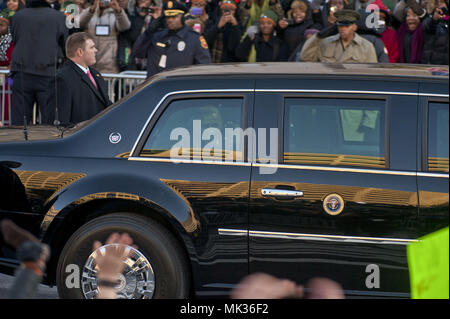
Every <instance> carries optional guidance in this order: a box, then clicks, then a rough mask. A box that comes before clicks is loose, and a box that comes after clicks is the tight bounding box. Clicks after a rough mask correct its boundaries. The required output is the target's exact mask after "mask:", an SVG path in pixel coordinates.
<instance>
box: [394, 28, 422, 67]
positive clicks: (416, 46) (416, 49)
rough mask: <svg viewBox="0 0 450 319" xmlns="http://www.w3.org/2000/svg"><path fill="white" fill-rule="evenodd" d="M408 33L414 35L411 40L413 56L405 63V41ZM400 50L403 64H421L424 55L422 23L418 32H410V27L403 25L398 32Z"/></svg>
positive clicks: (417, 29)
mask: <svg viewBox="0 0 450 319" xmlns="http://www.w3.org/2000/svg"><path fill="white" fill-rule="evenodd" d="M407 33H412V39H411V55H410V59H409V61H405V57H404V55H405V52H404V50H405V49H404V41H405V36H406V34H407ZM397 37H398V50H399V55H400V61H399V62H401V63H420V61H421V59H422V53H423V41H424V40H423V31H422V23H419V25H418V26H417V28H416V30H414V31H410V30H409V28H408V25H407V24H406V23H403V24H402V25H401V26H400V28H399V29H398V31H397Z"/></svg>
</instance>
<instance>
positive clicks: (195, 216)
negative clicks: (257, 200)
mask: <svg viewBox="0 0 450 319" xmlns="http://www.w3.org/2000/svg"><path fill="white" fill-rule="evenodd" d="M229 91H231V90H217V91H214V90H209V91H206V92H198V91H194V92H193V93H189V92H186V91H184V92H181V93H177V94H175V93H172V94H171V95H170V96H169V97H167V98H166V99H165V100H164V101H162V104H161V105H160V107H159V108H158V109H157V111H156V112H155V113H154V115H153V116H152V118H151V120H150V122H149V123H148V126H147V128H146V129H145V132H144V133H143V137H142V138H141V140H140V143H139V144H138V145H137V147H136V151H135V152H134V153H133V156H132V157H131V158H130V160H131V161H133V167H134V168H135V169H138V170H139V172H140V174H143V175H145V176H147V177H148V178H151V179H152V180H155V181H156V182H155V183H156V184H159V185H160V186H159V188H158V189H157V190H156V191H157V192H159V193H163V191H167V192H169V193H170V195H171V196H173V195H174V194H175V196H176V201H178V202H184V204H183V205H182V206H181V207H184V208H181V209H178V211H177V209H176V207H177V205H176V203H175V201H173V202H172V203H170V204H166V205H167V207H172V208H173V209H172V210H170V209H169V211H170V213H171V214H173V216H174V217H176V218H177V219H180V220H181V224H182V225H181V226H182V227H183V228H184V230H183V232H182V236H187V237H188V238H189V240H188V241H189V242H190V243H191V244H189V245H188V247H187V250H188V253H189V255H190V258H191V265H192V271H193V276H194V282H195V287H193V289H194V290H195V291H196V294H197V295H199V296H208V295H213V296H216V295H227V294H228V291H229V289H230V287H232V285H233V284H234V283H236V282H238V281H239V280H241V279H242V278H244V277H245V276H246V275H247V273H248V238H247V234H246V232H239V231H235V232H232V233H230V232H226V231H225V232H222V231H221V229H222V228H224V229H238V230H239V229H246V228H247V226H248V200H249V186H250V185H249V183H250V171H251V163H249V162H247V161H245V158H244V146H243V144H239V145H234V146H235V147H233V145H229V144H228V142H229V140H228V139H229V136H228V135H226V132H227V129H231V130H240V129H241V130H245V129H246V127H247V126H248V125H249V123H248V118H249V116H248V113H249V112H250V109H251V108H252V107H253V89H248V90H242V91H239V90H236V91H234V92H229ZM231 138H233V137H231ZM164 197H166V198H169V196H163V197H162V198H164ZM183 216H188V217H183ZM182 219H185V220H182ZM230 267H232V268H233V271H231V272H230V271H229V269H230Z"/></svg>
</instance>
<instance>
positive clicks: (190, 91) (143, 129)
mask: <svg viewBox="0 0 450 319" xmlns="http://www.w3.org/2000/svg"><path fill="white" fill-rule="evenodd" d="M217 92H220V93H234V92H236V93H245V92H254V90H253V89H220V90H216V89H210V90H185V91H174V92H169V93H167V94H166V95H164V96H163V98H162V99H161V100H160V101H159V102H158V104H157V105H156V107H155V109H154V110H153V112H152V113H151V114H150V116H149V118H148V119H147V121H146V122H145V124H144V127H143V128H142V130H141V132H140V133H139V135H138V138H137V139H136V142H134V145H133V148H132V149H131V152H130V154H131V155H133V153H134V151H136V147H137V145H138V143H139V141H140V140H141V137H142V135H143V134H144V131H145V129H146V128H147V126H148V124H149V123H150V121H151V120H152V118H153V116H154V115H155V113H156V111H158V109H159V107H160V106H161V104H162V103H163V102H164V101H165V100H166V99H167V98H168V97H169V96H172V95H178V94H195V93H217Z"/></svg>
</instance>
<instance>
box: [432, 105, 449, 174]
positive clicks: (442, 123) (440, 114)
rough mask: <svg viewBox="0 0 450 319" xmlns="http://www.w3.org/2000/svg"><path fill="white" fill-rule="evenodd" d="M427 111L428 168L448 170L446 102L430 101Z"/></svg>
mask: <svg viewBox="0 0 450 319" xmlns="http://www.w3.org/2000/svg"><path fill="white" fill-rule="evenodd" d="M428 112H429V113H428V114H429V116H428V170H429V171H441V172H448V148H449V146H448V143H449V138H448V137H449V131H448V130H449V127H448V123H449V118H448V104H446V103H430V104H429V109H428Z"/></svg>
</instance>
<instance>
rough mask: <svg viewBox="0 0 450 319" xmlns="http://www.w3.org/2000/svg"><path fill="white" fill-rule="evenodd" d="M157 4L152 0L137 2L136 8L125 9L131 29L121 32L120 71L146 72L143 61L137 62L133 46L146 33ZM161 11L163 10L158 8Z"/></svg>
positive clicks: (119, 47)
mask: <svg viewBox="0 0 450 319" xmlns="http://www.w3.org/2000/svg"><path fill="white" fill-rule="evenodd" d="M122 1H123V0H122ZM155 7H156V6H155V4H154V2H153V1H152V0H137V1H136V2H135V3H134V6H132V7H131V8H130V7H129V8H128V10H126V9H125V11H126V12H127V15H128V19H129V20H130V23H131V27H130V29H128V30H126V31H123V32H120V33H119V35H118V37H117V41H118V52H117V64H118V66H119V71H120V72H122V71H125V70H139V71H143V70H146V67H147V65H146V64H145V63H143V61H136V60H135V59H134V58H133V56H132V53H133V52H132V48H133V44H134V43H135V42H136V40H137V39H138V38H139V36H140V35H141V34H142V33H143V32H144V31H145V29H146V28H147V27H148V25H149V24H150V22H151V21H152V19H153V17H152V14H153V13H154V12H155ZM158 9H159V10H161V8H158Z"/></svg>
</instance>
